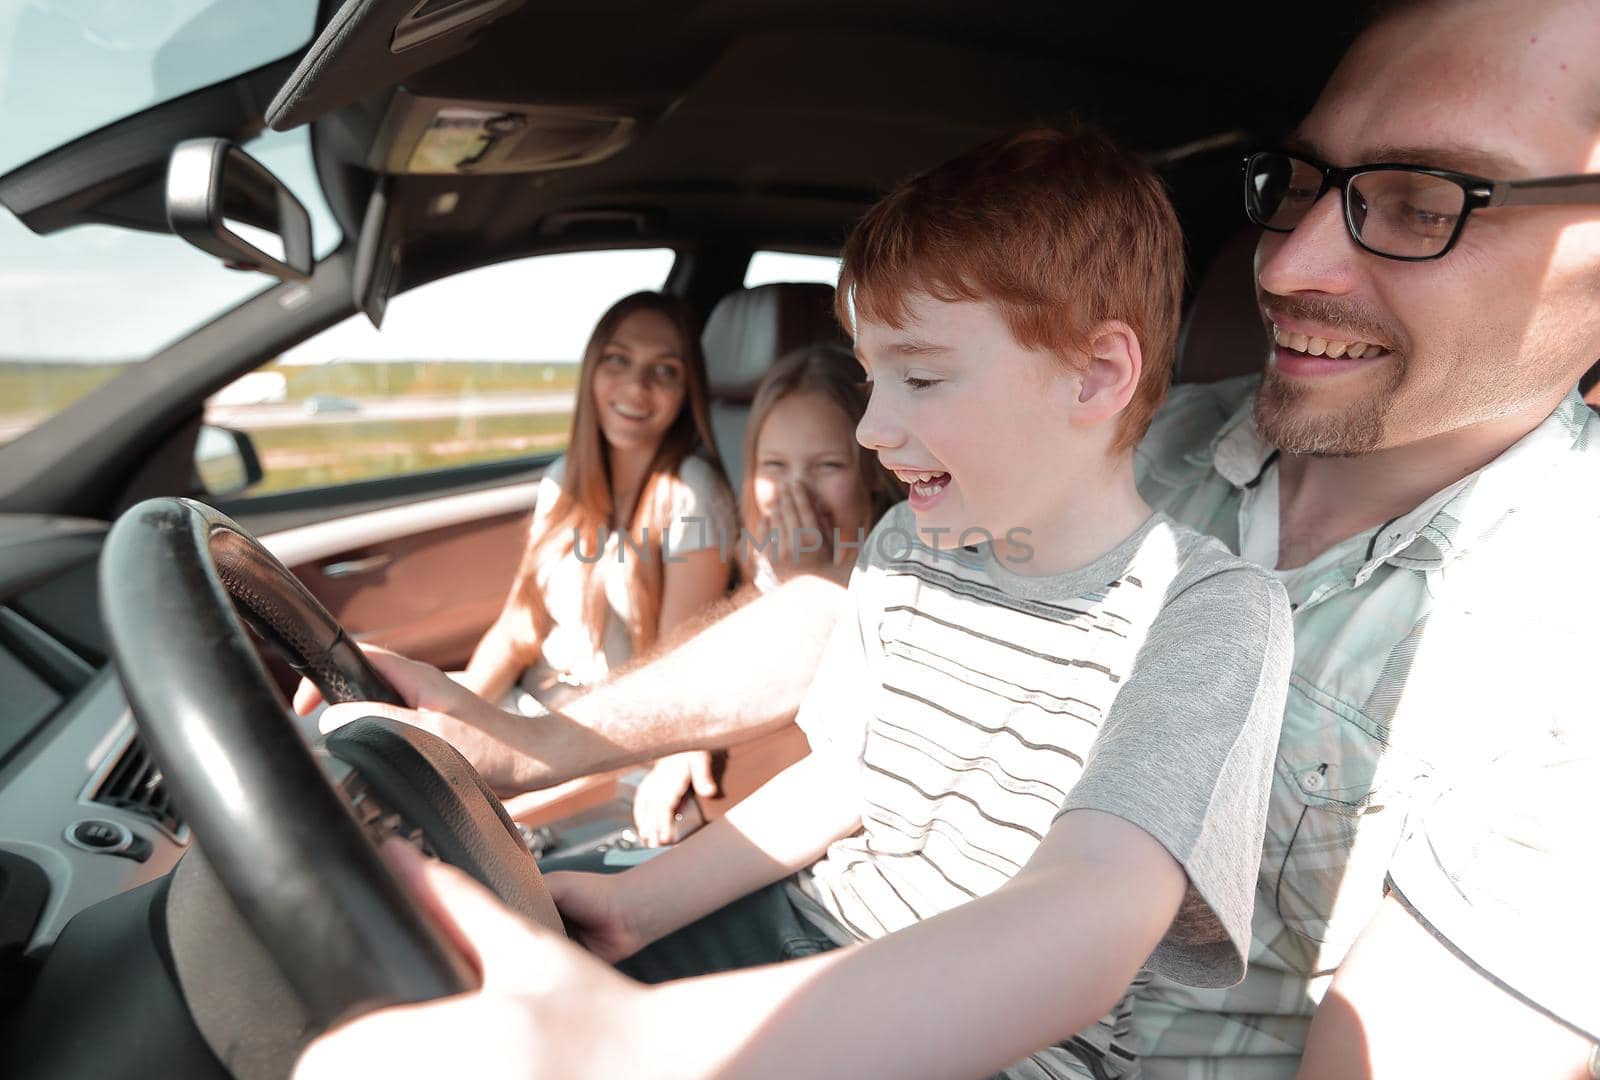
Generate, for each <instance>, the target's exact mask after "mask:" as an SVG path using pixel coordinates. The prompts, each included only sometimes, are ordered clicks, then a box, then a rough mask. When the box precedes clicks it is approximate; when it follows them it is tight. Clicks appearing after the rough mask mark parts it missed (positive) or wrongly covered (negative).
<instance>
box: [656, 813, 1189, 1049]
mask: <svg viewBox="0 0 1600 1080" xmlns="http://www.w3.org/2000/svg"><path fill="white" fill-rule="evenodd" d="M1184 889H1185V877H1184V872H1183V868H1182V867H1181V866H1179V865H1178V863H1177V861H1176V860H1175V859H1173V857H1172V856H1171V855H1170V854H1168V853H1167V851H1166V850H1165V849H1164V848H1163V847H1162V846H1161V845H1160V844H1159V843H1157V842H1156V841H1155V840H1154V839H1152V838H1151V837H1150V836H1149V835H1148V834H1147V833H1145V832H1144V831H1143V830H1141V829H1139V828H1138V827H1136V826H1134V825H1130V824H1129V823H1127V822H1125V821H1122V820H1121V819H1119V818H1116V817H1113V816H1111V815H1109V814H1101V813H1098V812H1096V811H1092V810H1080V811H1075V812H1073V813H1070V814H1067V815H1065V816H1064V817H1062V818H1061V819H1060V820H1059V821H1058V822H1057V823H1056V825H1055V827H1054V828H1052V829H1051V830H1050V832H1049V833H1048V834H1047V835H1046V837H1045V841H1044V843H1043V844H1041V845H1040V847H1039V849H1038V851H1037V853H1036V854H1035V856H1034V858H1033V859H1032V860H1031V861H1030V862H1029V863H1028V865H1027V867H1025V868H1024V869H1023V871H1022V872H1021V873H1019V874H1018V875H1017V876H1016V877H1015V878H1013V879H1012V880H1011V881H1010V882H1008V883H1007V884H1006V885H1004V886H1002V887H1001V888H1000V889H998V890H996V891H995V892H993V893H991V894H990V895H988V896H986V897H983V898H982V899H979V900H975V901H973V902H972V903H970V904H966V905H964V906H962V907H959V908H956V909H954V910H952V911H948V912H946V913H944V914H942V915H939V916H937V917H935V918H932V919H928V920H926V921H924V922H921V923H917V924H916V925H914V926H911V927H908V928H907V929H905V930H902V931H899V932H897V933H894V934H891V935H889V936H888V937H885V938H881V939H879V940H877V941H873V942H871V943H870V944H867V945H862V946H857V947H854V948H848V949H840V950H836V951H833V952H829V953H825V954H823V955H821V956H818V957H813V958H810V959H807V960H801V961H792V962H790V963H787V964H781V965H776V966H772V967H765V968H758V969H755V970H753V971H748V972H733V973H730V974H726V975H720V976H713V977H710V978H704V979H690V980H685V981H682V982H677V983H669V984H667V985H665V986H662V987H660V988H658V989H657V990H655V991H654V992H653V993H652V994H651V995H650V997H651V998H653V1000H646V1001H644V1002H641V1003H640V1009H639V1010H638V1013H637V1015H639V1016H640V1018H641V1019H640V1021H639V1022H640V1023H641V1024H642V1025H645V1028H644V1031H642V1032H641V1044H642V1046H641V1049H643V1050H644V1052H645V1053H646V1054H659V1053H660V1050H661V1049H663V1048H668V1052H669V1055H670V1058H675V1059H677V1060H679V1061H685V1062H693V1067H692V1068H690V1069H689V1070H687V1071H688V1072H690V1073H693V1074H695V1075H715V1076H746V1075H748V1076H772V1075H779V1074H785V1075H798V1074H797V1073H796V1072H795V1070H796V1068H797V1065H800V1066H803V1071H804V1073H805V1075H808V1076H879V1077H892V1076H904V1077H925V1076H936V1075H937V1076H982V1075H986V1074H989V1073H993V1072H996V1071H998V1070H1000V1069H1002V1068H1004V1067H1005V1066H1007V1065H1010V1064H1012V1063H1013V1062H1015V1061H1018V1060H1020V1059H1022V1058H1024V1057H1026V1056H1027V1055H1028V1054H1029V1053H1031V1052H1033V1051H1035V1050H1037V1049H1039V1048H1041V1047H1044V1046H1048V1045H1050V1044H1051V1043H1054V1042H1058V1041H1060V1040H1062V1039H1064V1038H1067V1037H1068V1036H1071V1035H1073V1034H1075V1033H1076V1032H1079V1031H1082V1030H1083V1029H1085V1028H1087V1027H1089V1026H1090V1025H1091V1024H1093V1023H1094V1022H1095V1021H1096V1020H1098V1019H1100V1017H1102V1016H1104V1015H1105V1014H1106V1013H1107V1012H1109V1011H1110V1010H1111V1009H1112V1008H1113V1007H1114V1006H1115V1005H1116V1003H1117V1001H1118V1000H1119V999H1120V998H1121V996H1122V995H1123V993H1125V992H1126V990H1127V988H1128V985H1129V984H1130V983H1131V982H1132V981H1133V977H1134V975H1135V974H1137V972H1138V970H1139V967H1140V965H1141V964H1142V963H1143V962H1144V960H1145V958H1146V957H1148V956H1149V955H1150V953H1151V951H1152V950H1153V949H1154V948H1155V946H1156V943H1157V942H1158V941H1160V940H1161V938H1162V935H1163V934H1165V933H1166V931H1167V928H1168V926H1169V925H1170V924H1171V922H1172V919H1173V916H1174V914H1175V913H1176V912H1177V910H1178V906H1179V903H1180V902H1181V900H1182V898H1183V895H1184ZM652 1044H653V1045H652ZM641 1060H642V1061H643V1062H647V1061H649V1060H650V1058H649V1057H644V1058H642V1059H641ZM658 1060H660V1059H659V1058H658Z"/></svg>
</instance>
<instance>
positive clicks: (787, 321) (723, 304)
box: [700, 282, 850, 491]
mask: <svg viewBox="0 0 1600 1080" xmlns="http://www.w3.org/2000/svg"><path fill="white" fill-rule="evenodd" d="M700 342H701V346H702V347H703V348H704V350H705V357H706V378H707V381H708V383H709V386H708V391H709V395H708V396H709V397H710V409H711V433H712V436H713V438H714V439H715V440H716V443H717V452H718V453H719V454H721V455H722V464H723V467H724V468H725V469H726V470H727V473H728V483H730V484H732V485H733V490H734V491H738V490H739V485H740V484H741V483H742V482H743V480H744V429H745V424H746V422H747V421H748V420H749V419H750V402H751V399H752V398H754V397H755V392H756V387H757V386H758V385H759V384H760V382H761V377H762V376H763V375H765V374H766V373H767V369H768V368H770V367H771V366H772V364H773V362H774V361H775V360H777V359H778V357H780V356H782V355H783V354H784V353H786V352H789V351H790V350H791V349H798V348H800V347H802V346H805V345H816V344H823V343H829V342H833V343H838V344H842V345H846V346H848V345H849V344H850V340H849V338H847V337H846V336H845V334H844V331H843V329H841V328H840V326H839V320H838V319H837V318H836V317H835V316H834V313H833V286H831V285H822V284H816V283H809V284H797V283H789V282H784V283H778V284H773V285H758V286H756V287H755V288H753V289H740V290H738V291H737V292H731V293H729V294H728V295H727V296H724V297H723V298H722V299H721V300H719V301H717V306H716V307H715V308H713V309H712V310H711V317H710V318H709V319H707V320H706V328H705V332H704V333H703V334H702V335H701V338H700Z"/></svg>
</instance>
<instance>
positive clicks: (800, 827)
mask: <svg viewBox="0 0 1600 1080" xmlns="http://www.w3.org/2000/svg"><path fill="white" fill-rule="evenodd" d="M871 678H872V674H871V667H870V664H869V662H868V659H867V656H866V650H865V647H864V642H863V638H862V632H861V624H860V622H859V621H858V619H857V618H856V617H855V616H854V615H850V616H847V617H846V618H844V619H843V620H841V621H840V622H839V624H838V625H837V626H836V627H835V628H834V631H833V634H832V636H831V637H830V638H829V640H828V644H827V646H826V648H825V649H824V651H823V655H822V658H821V660H820V661H819V664H818V669H817V677H816V679H815V681H814V682H813V683H812V685H811V687H810V689H809V690H808V691H807V693H806V697H805V701H804V702H803V703H802V704H801V707H800V710H799V715H798V716H797V717H796V721H797V723H799V725H800V727H801V728H802V729H803V730H804V731H805V733H806V738H807V739H808V740H810V743H811V753H810V754H809V755H807V756H806V757H805V758H804V759H803V760H801V761H800V762H798V763H797V764H795V765H792V766H790V767H789V768H788V769H785V770H784V771H783V772H781V773H779V774H778V775H777V776H776V777H774V778H773V779H772V780H770V781H768V782H767V783H766V784H765V785H763V786H762V788H761V789H760V790H759V791H757V792H756V793H755V794H754V795H751V796H750V797H749V798H748V799H745V800H744V801H743V802H741V803H740V804H739V805H737V806H735V807H734V808H733V809H732V810H730V811H729V812H728V815H727V816H726V817H725V818H723V819H722V820H721V821H718V822H715V823H713V824H712V825H710V826H708V827H706V828H705V829H702V830H701V831H700V832H698V833H695V834H694V835H692V836H690V837H689V839H688V840H686V841H684V842H683V843H682V844H681V845H679V846H678V847H677V848H676V849H674V850H673V851H670V852H667V853H666V854H664V855H661V856H659V857H657V858H655V859H651V860H650V861H648V862H645V863H642V864H640V865H639V866H638V867H635V868H634V869H633V870H630V871H628V872H627V873H625V874H620V875H607V876H605V877H604V878H603V879H602V880H599V881H595V880H590V881H574V880H571V879H557V878H556V877H555V876H554V875H552V877H551V879H550V889H551V892H552V894H554V896H555V898H556V903H557V905H558V906H560V905H562V904H563V902H564V901H565V906H564V907H563V913H566V912H567V909H568V908H571V909H573V915H576V916H577V921H578V922H580V923H582V922H584V921H585V920H584V918H583V916H584V914H585V913H586V912H587V911H588V909H589V905H590V904H591V903H596V902H597V901H598V904H597V907H596V911H595V913H596V915H597V916H599V917H598V919H597V925H596V926H595V927H594V928H595V929H597V930H599V931H600V934H599V939H600V940H602V941H605V940H608V939H610V934H611V933H616V934H617V935H618V938H617V939H611V944H612V945H613V946H618V947H620V948H621V949H631V948H637V947H642V946H643V945H645V944H648V943H649V942H651V941H655V940H657V939H659V938H661V937H663V936H665V935H667V934H669V933H671V932H672V931H674V930H676V929H678V928H679V927H681V926H686V925H688V924H689V923H691V922H693V921H694V920H695V919H698V918H700V917H701V916H702V915H709V914H710V913H711V912H713V911H715V910H717V909H718V908H719V907H722V906H723V905H724V904H727V903H730V902H732V901H733V900H736V899H738V898H739V897H741V896H743V895H745V894H746V893H748V892H751V891H753V890H755V889H758V888H760V887H762V886H763V885H767V884H770V883H771V882H774V881H776V880H778V879H779V878H781V877H783V876H784V875H786V874H789V873H791V872H793V871H795V870H798V869H800V868H801V867H803V866H808V865H810V864H811V863H813V862H815V861H816V860H817V859H818V858H819V857H820V856H821V855H822V853H823V852H824V851H826V850H827V847H828V845H829V844H830V843H832V842H833V841H834V840H837V839H838V838H839V837H841V836H845V835H847V834H849V833H851V832H854V831H855V830H856V829H857V828H858V827H859V826H860V822H861V757H860V750H861V742H862V739H863V738H864V737H865V731H866V717H865V715H864V714H863V712H862V709H863V700H862V689H863V687H866V686H868V685H869V684H870V680H871ZM583 877H586V878H592V877H593V875H583ZM597 893H598V895H596V894H597ZM607 901H609V902H607ZM610 912H616V913H619V914H618V915H617V916H615V917H613V916H611V915H610V914H608V913H610ZM570 917H571V916H569V918H570ZM619 921H620V922H622V923H625V925H621V926H619V925H617V923H618V922H619ZM622 955H626V953H625V952H624V953H622Z"/></svg>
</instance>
